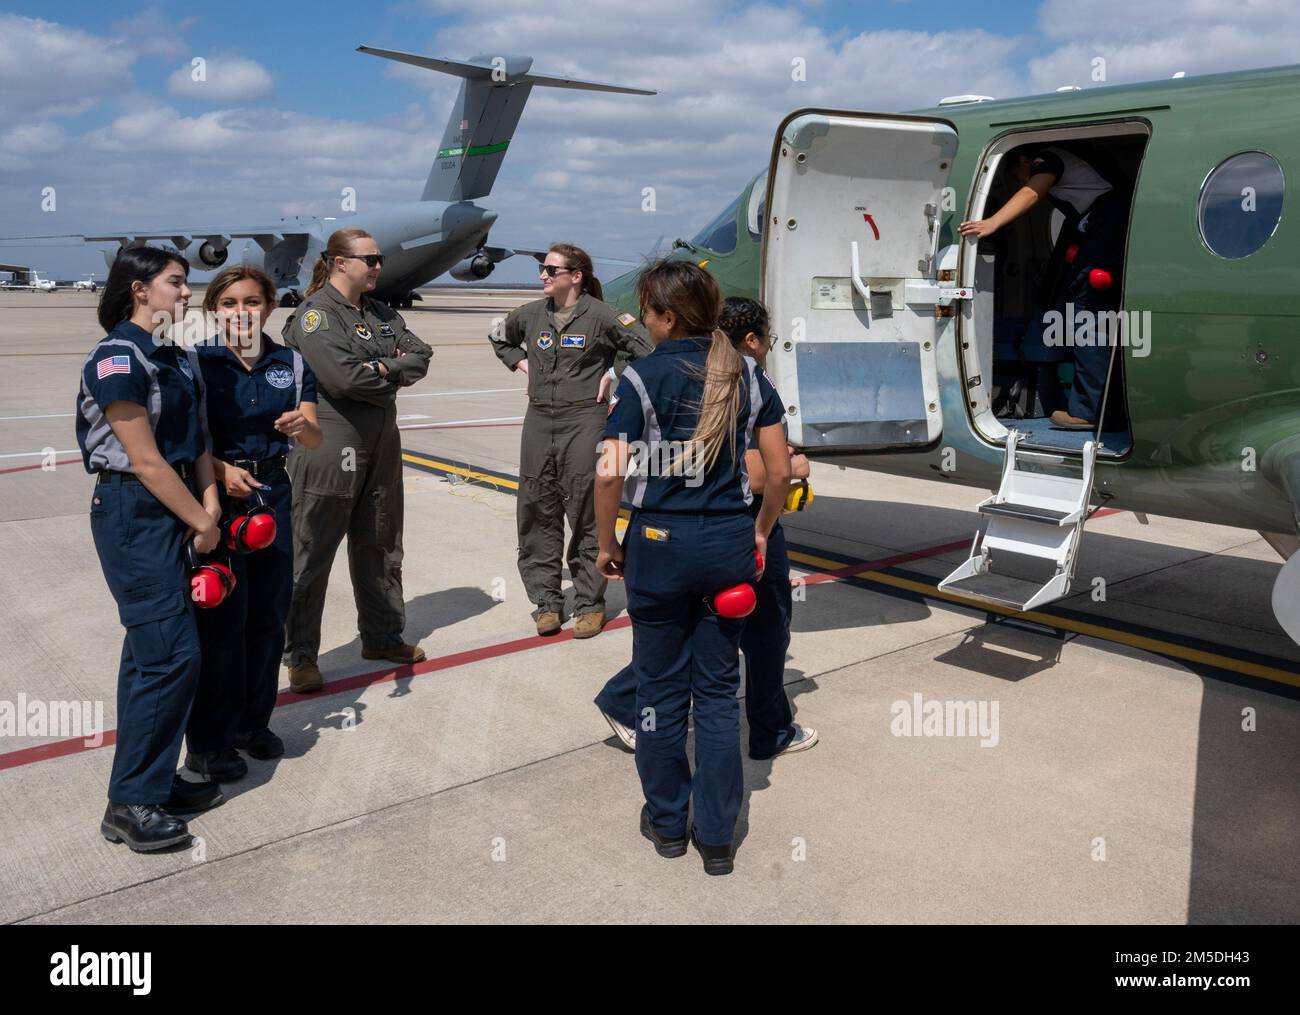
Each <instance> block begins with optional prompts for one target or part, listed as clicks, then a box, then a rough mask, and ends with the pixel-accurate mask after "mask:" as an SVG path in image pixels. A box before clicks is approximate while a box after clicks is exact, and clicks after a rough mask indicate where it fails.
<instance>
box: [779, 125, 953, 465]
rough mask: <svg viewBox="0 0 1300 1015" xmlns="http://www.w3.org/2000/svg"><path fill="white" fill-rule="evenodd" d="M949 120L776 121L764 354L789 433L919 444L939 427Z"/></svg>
mask: <svg viewBox="0 0 1300 1015" xmlns="http://www.w3.org/2000/svg"><path fill="white" fill-rule="evenodd" d="M956 153H957V130H956V128H955V127H954V126H953V125H952V124H951V123H949V122H947V121H946V120H939V119H934V118H930V117H919V116H899V115H878V114H874V113H840V112H831V111H828V110H812V109H806V110H800V111H798V112H795V113H792V114H790V116H788V117H786V119H785V120H784V122H783V123H782V124H781V127H780V129H779V130H778V132H777V136H776V143H775V145H774V146H773V150H772V161H771V165H770V167H769V173H768V195H767V210H766V214H765V222H764V227H765V228H764V229H763V254H762V257H763V260H762V287H763V298H764V301H765V302H766V303H767V306H768V309H769V310H770V312H771V316H772V330H773V332H774V333H775V334H776V335H777V336H778V337H777V343H776V346H775V348H774V349H773V350H772V354H771V355H770V356H769V357H768V365H769V368H770V370H771V372H772V375H773V379H774V380H775V382H776V386H777V388H778V390H779V391H780V392H781V396H782V398H783V399H784V401H785V406H786V410H787V413H788V415H787V417H786V422H787V423H788V425H789V429H790V440H791V443H793V444H795V445H797V446H798V447H801V448H808V449H813V450H816V449H828V450H829V449H835V450H846V451H850V450H863V451H867V450H874V449H883V448H910V447H924V446H926V445H928V444H933V443H934V442H935V441H937V440H938V439H939V437H940V435H941V434H942V432H943V416H942V413H941V411H940V404H939V376H938V370H937V366H936V354H935V347H936V340H937V336H938V334H939V331H940V329H939V325H941V324H947V323H950V322H949V321H947V320H938V319H937V318H936V310H935V308H936V305H943V304H947V303H950V302H951V301H952V300H953V299H956V298H960V297H961V296H962V290H957V289H954V288H952V287H942V286H940V285H939V284H938V282H937V281H936V276H937V270H936V257H935V254H936V251H935V244H936V242H937V240H938V232H939V220H940V216H941V210H940V209H941V208H942V207H943V196H944V189H945V187H946V186H947V183H948V174H949V172H950V170H951V167H952V162H953V157H954V156H955V155H956Z"/></svg>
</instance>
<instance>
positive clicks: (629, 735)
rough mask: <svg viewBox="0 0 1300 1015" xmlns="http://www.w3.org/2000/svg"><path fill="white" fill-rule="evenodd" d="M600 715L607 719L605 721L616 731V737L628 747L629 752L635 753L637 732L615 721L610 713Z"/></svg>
mask: <svg viewBox="0 0 1300 1015" xmlns="http://www.w3.org/2000/svg"><path fill="white" fill-rule="evenodd" d="M598 711H599V710H598ZM600 714H601V715H603V716H604V717H605V721H606V722H607V723H609V728H610V729H612V730H613V731H614V736H616V737H618V739H619V740H621V741H622V742H623V746H624V747H626V748H627V749H628V750H629V751H635V750H636V730H634V729H632V727H631V726H624V725H623V724H622V723H621V722H619V721H618V720H617V719H615V718H614V717H613V716H612V715H610V714H609V713H608V712H601V713H600Z"/></svg>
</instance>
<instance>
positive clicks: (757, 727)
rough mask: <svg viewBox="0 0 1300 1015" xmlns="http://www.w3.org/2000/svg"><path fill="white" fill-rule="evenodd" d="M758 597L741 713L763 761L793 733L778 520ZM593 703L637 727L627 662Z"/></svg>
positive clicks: (786, 588)
mask: <svg viewBox="0 0 1300 1015" xmlns="http://www.w3.org/2000/svg"><path fill="white" fill-rule="evenodd" d="M756 591H757V593H758V597H757V598H758V602H757V604H756V605H755V607H754V612H753V613H751V614H750V615H749V616H748V617H746V618H745V627H744V630H743V631H742V632H741V635H740V649H741V651H742V652H744V654H745V718H746V719H747V720H748V721H749V756H750V757H751V758H753V759H754V760H755V761H764V760H766V759H767V758H770V757H772V756H773V755H774V754H777V753H778V752H780V751H781V749H782V748H784V747H785V745H786V744H788V743H789V742H790V740H791V738H792V737H793V736H794V714H793V713H792V711H791V709H790V699H789V698H787V697H786V694H785V656H786V652H787V651H788V650H789V648H790V614H791V611H792V605H793V604H792V596H791V593H790V558H789V556H788V555H787V554H786V548H785V530H784V529H782V528H781V523H780V522H777V524H776V525H775V526H773V528H772V534H771V535H770V536H768V539H767V559H766V561H765V567H764V569H763V579H762V581H760V582H758V583H757V586H756ZM596 707H597V708H599V709H600V710H601V711H602V712H604V713H606V714H607V715H610V716H612V717H613V718H615V719H616V720H618V721H619V722H621V723H622V724H623V725H624V726H627V727H629V728H631V729H634V730H636V729H639V728H640V724H639V719H640V717H639V716H638V715H637V712H636V676H635V675H634V673H633V670H632V664H631V663H628V664H627V665H626V666H624V667H623V668H622V669H621V670H619V671H618V672H617V673H616V674H614V676H612V677H610V678H609V680H608V682H607V683H606V684H605V686H604V687H602V688H601V689H600V693H599V694H598V695H596Z"/></svg>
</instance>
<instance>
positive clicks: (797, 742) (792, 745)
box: [772, 723, 818, 758]
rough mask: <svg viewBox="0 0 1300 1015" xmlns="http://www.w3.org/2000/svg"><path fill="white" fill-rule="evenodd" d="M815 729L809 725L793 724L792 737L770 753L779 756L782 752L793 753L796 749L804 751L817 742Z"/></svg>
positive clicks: (775, 756)
mask: <svg viewBox="0 0 1300 1015" xmlns="http://www.w3.org/2000/svg"><path fill="white" fill-rule="evenodd" d="M817 739H818V738H817V731H816V730H815V729H813V728H812V727H811V726H800V725H799V724H798V723H795V724H794V738H793V739H792V740H791V741H790V742H789V743H788V744H786V745H785V746H784V747H782V748H781V749H780V750H779V751H777V752H776V753H775V754H773V755H772V757H774V758H779V757H780V756H781V755H782V754H794V753H795V752H796V751H806V750H808V748H810V747H811V746H812V745H813V744H815V743H817Z"/></svg>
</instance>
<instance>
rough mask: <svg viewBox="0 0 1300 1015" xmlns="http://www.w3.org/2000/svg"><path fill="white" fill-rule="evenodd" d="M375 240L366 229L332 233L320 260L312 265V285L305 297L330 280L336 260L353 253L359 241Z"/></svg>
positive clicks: (339, 230)
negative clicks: (354, 246) (354, 244)
mask: <svg viewBox="0 0 1300 1015" xmlns="http://www.w3.org/2000/svg"><path fill="white" fill-rule="evenodd" d="M373 239H374V237H373V236H371V235H370V234H369V233H368V232H366V231H365V230H364V229H336V230H334V232H332V233H330V238H329V241H328V242H327V243H326V244H325V249H324V250H323V251H321V255H320V258H319V259H318V260H317V261H316V263H315V264H314V265H312V269H311V283H310V284H309V285H308V286H307V288H306V290H305V291H304V292H303V296H310V295H311V294H312V293H314V292H315V291H316V290H317V289H320V288H321V287H322V286H324V285H325V283H326V282H328V281H329V280H330V271H331V269H332V268H333V265H334V258H336V257H342V256H343V255H344V254H350V253H352V244H353V243H354V242H355V241H357V240H373Z"/></svg>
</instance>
